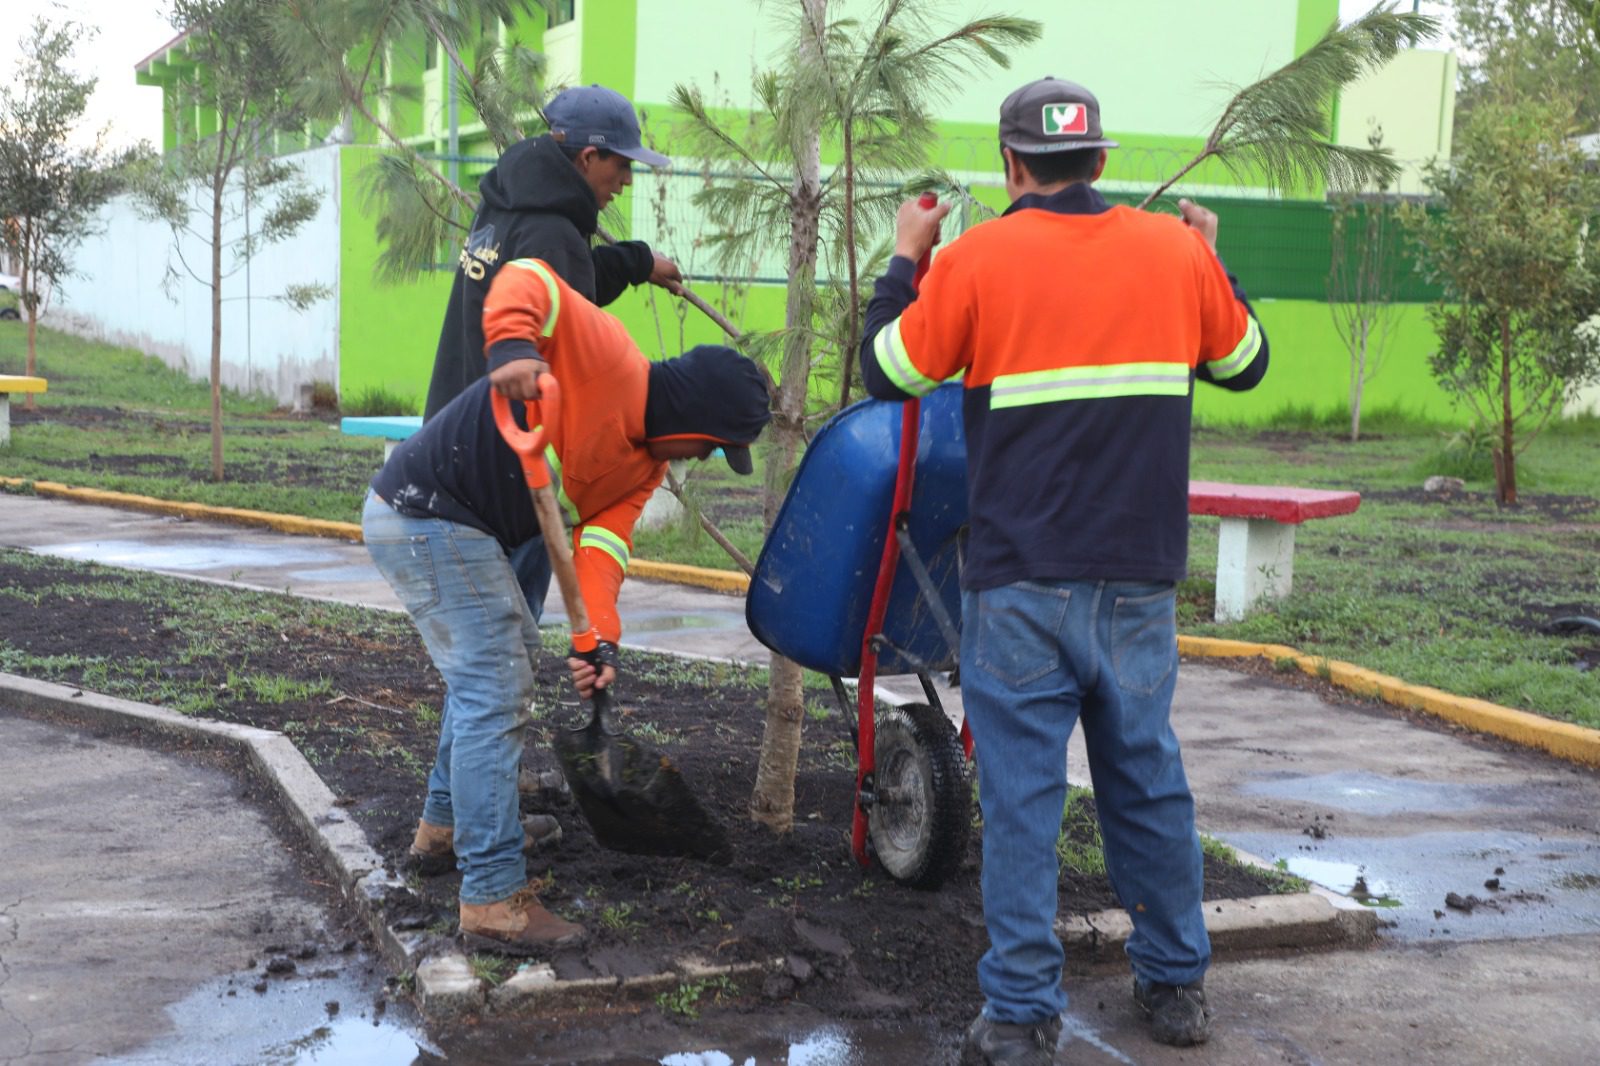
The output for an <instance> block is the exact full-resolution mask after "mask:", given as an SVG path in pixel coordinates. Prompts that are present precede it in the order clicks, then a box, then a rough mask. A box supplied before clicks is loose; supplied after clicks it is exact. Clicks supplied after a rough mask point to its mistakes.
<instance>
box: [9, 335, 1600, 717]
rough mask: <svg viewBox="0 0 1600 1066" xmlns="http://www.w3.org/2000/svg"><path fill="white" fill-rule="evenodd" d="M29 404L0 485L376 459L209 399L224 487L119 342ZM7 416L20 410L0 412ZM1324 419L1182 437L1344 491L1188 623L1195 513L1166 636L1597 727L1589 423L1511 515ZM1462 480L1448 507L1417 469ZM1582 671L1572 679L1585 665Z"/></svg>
mask: <svg viewBox="0 0 1600 1066" xmlns="http://www.w3.org/2000/svg"><path fill="white" fill-rule="evenodd" d="M23 335H24V334H23V329H22V328H21V327H19V326H18V325H17V324H16V323H0V373H18V372H20V371H21V370H22V362H23V349H22V345H23ZM40 371H41V373H42V374H43V375H44V376H45V377H47V378H49V379H50V392H49V393H48V394H46V395H45V396H43V397H41V398H40V408H41V415H40V416H37V417H32V418H30V417H29V416H27V415H25V414H23V413H21V412H20V411H16V412H15V413H14V427H13V434H12V444H11V446H10V447H9V448H7V449H0V475H5V476H10V477H22V478H28V479H35V480H45V479H48V480H55V481H64V482H67V483H69V484H74V485H87V486H95V487H100V488H109V489H116V490H120V491H125V492H137V493H144V494H148V495H153V496H161V497H166V498H169V499H182V500H196V501H200V502H204V503H216V504H224V505H228V506H238V507H247V508H252V509H257V510H269V511H280V512H285V513H291V514H302V515H307V516H310V517H316V518H328V519H335V520H344V521H354V520H355V519H356V517H357V511H358V507H359V504H360V499H361V494H362V491H363V489H364V487H365V485H366V483H367V480H368V479H369V478H370V477H371V475H372V473H373V472H374V471H375V470H376V469H377V467H378V465H379V463H380V462H381V459H382V445H381V443H380V442H378V441H376V440H359V439H349V438H345V437H342V436H341V435H340V434H339V432H338V428H337V424H336V418H335V416H334V414H333V413H332V412H326V413H322V414H319V415H314V416H308V417H298V416H291V415H287V414H285V413H282V412H277V411H274V410H273V405H272V404H271V402H270V401H267V400H264V399H262V398H260V397H248V396H238V395H232V394H230V395H228V396H227V397H226V399H225V409H226V415H225V419H226V434H227V437H226V440H227V443H226V449H227V450H226V462H227V470H228V477H229V480H227V481H226V482H224V483H222V484H213V483H211V482H209V481H208V480H207V473H208V471H209V435H208V424H207V415H206V412H207V405H208V402H209V400H208V390H207V388H206V386H205V385H204V384H200V383H195V382H191V381H188V380H187V379H186V378H184V377H183V375H181V374H179V373H176V372H173V371H171V370H168V369H167V368H165V367H164V366H163V365H162V364H161V363H160V362H159V361H158V360H154V359H150V358H147V357H145V356H142V355H140V354H138V353H135V352H130V351H128V350H126V349H118V348H113V347H110V346H107V345H101V344H95V343H92V342H87V341H82V340H78V339H76V338H73V337H69V336H66V335H63V334H59V333H54V332H52V331H49V330H44V331H41V333H40ZM14 407H20V405H14ZM1343 432H1344V431H1343V428H1342V426H1341V425H1340V422H1339V420H1338V419H1337V418H1336V417H1332V416H1328V417H1324V416H1319V415H1317V414H1315V413H1313V412H1304V411H1299V412H1296V411H1286V412H1284V413H1283V415H1282V416H1281V417H1280V418H1279V419H1278V420H1277V421H1276V423H1275V428H1273V429H1268V430H1262V429H1261V428H1259V427H1253V428H1239V427H1232V428H1230V427H1225V426H1201V427H1198V428H1197V429H1196V432H1195V438H1194V461H1193V474H1194V476H1195V477H1198V478H1209V479H1215V480H1223V481H1238V482H1247V483H1256V484H1287V485H1299V486H1307V487H1326V488H1353V489H1357V490H1360V491H1361V492H1362V494H1363V502H1362V505H1361V509H1360V511H1359V512H1358V513H1356V514H1354V515H1350V516H1346V517H1342V518H1333V519H1324V520H1320V521H1315V522H1311V523H1308V524H1306V525H1304V526H1302V527H1301V528H1300V530H1299V532H1298V534H1297V550H1296V553H1295V584H1294V593H1293V595H1292V596H1291V597H1290V598H1289V600H1288V601H1287V602H1286V603H1284V604H1282V605H1280V606H1279V607H1278V608H1276V609H1274V610H1269V611H1263V612H1261V613H1258V614H1256V615H1253V616H1252V617H1250V618H1248V619H1246V620H1245V621H1243V622H1239V623H1235V624H1230V625H1217V624H1215V623H1213V622H1211V621H1210V618H1211V610H1212V605H1213V599H1212V584H1213V581H1214V577H1215V568H1216V545H1217V525H1218V523H1217V521H1216V520H1215V519H1205V518H1197V519H1195V520H1194V521H1193V523H1192V532H1191V535H1190V575H1191V576H1190V578H1189V580H1188V581H1187V582H1186V583H1185V584H1184V586H1183V588H1182V590H1181V596H1180V607H1179V610H1180V618H1179V621H1180V625H1181V627H1182V629H1183V630H1184V631H1185V632H1188V633H1200V634H1212V635H1217V636H1226V637H1233V638H1237V639H1244V640H1261V641H1268V642H1274V643H1284V644H1291V645H1294V646H1296V647H1299V648H1301V649H1302V650H1304V651H1307V652H1310V653H1312V654H1317V655H1326V656H1328V657H1330V658H1338V659H1347V660H1350V661H1352V662H1356V663H1359V664H1361V665H1363V666H1367V667H1370V668H1372V669H1376V670H1380V671H1383V672H1384V673H1389V674H1394V675H1396V676H1398V677H1401V678H1403V679H1405V680H1407V681H1411V682H1415V683H1419V684H1428V685H1435V686H1437V687H1439V688H1442V689H1446V690H1448V691H1452V692H1458V693H1462V694H1465V695H1471V696H1479V697H1482V698H1485V699H1490V700H1494V701H1495V702H1498V703H1504V704H1508V705H1510V706H1515V707H1522V708H1525V709H1528V710H1532V711H1537V712H1539V713H1542V714H1547V715H1551V716H1553V717H1558V718H1564V719H1568V720H1571V721H1575V722H1580V723H1583V724H1586V725H1591V726H1600V638H1596V637H1594V636H1586V637H1576V636H1556V635H1552V634H1549V633H1546V632H1545V631H1544V629H1545V626H1546V625H1547V624H1548V623H1549V622H1550V621H1551V620H1552V619H1554V618H1556V617H1560V616H1563V615H1588V616H1591V617H1593V616H1597V615H1600V420H1596V419H1582V420H1576V421H1572V422H1567V423H1563V424H1560V425H1558V426H1556V427H1554V428H1552V429H1551V430H1549V431H1547V432H1546V433H1545V435H1544V436H1542V437H1541V438H1539V439H1538V440H1537V441H1535V442H1534V444H1533V445H1532V447H1531V448H1530V449H1529V450H1528V452H1527V453H1526V455H1525V456H1524V458H1523V461H1522V463H1521V465H1520V483H1521V489H1522V494H1523V506H1521V507H1519V508H1517V509H1513V510H1502V509H1501V508H1499V507H1497V506H1496V505H1495V503H1494V502H1493V482H1492V476H1491V475H1490V473H1489V471H1488V469H1487V466H1486V463H1485V461H1484V458H1483V456H1482V455H1481V454H1476V453H1474V452H1472V451H1471V450H1470V449H1464V448H1459V447H1457V448H1453V449H1451V448H1447V447H1446V445H1447V440H1448V437H1449V435H1450V427H1447V426H1441V425H1436V424H1431V423H1422V422H1417V421H1416V420H1414V419H1412V418H1408V417H1406V416H1404V415H1401V414H1398V413H1395V412H1385V411H1374V412H1371V413H1369V415H1368V416H1367V419H1366V426H1365V437H1364V439H1363V440H1362V441H1361V442H1360V443H1359V444H1351V443H1349V442H1348V441H1347V440H1345V439H1344V437H1343ZM691 470H692V476H691V479H690V483H689V484H690V488H689V494H690V497H691V499H692V500H694V501H695V502H696V503H697V505H699V506H701V507H703V508H704V510H705V511H706V513H707V514H709V515H711V516H712V517H713V518H714V519H716V521H717V522H718V523H719V525H721V526H722V527H723V528H724V529H725V531H726V532H728V533H729V535H730V536H731V537H732V539H733V540H734V541H735V542H736V543H738V544H739V545H740V547H741V548H743V550H745V551H746V552H747V553H748V554H750V555H751V556H752V557H754V555H755V554H756V553H757V552H758V551H759V547H760V521H759V516H760V502H759V500H760V497H759V486H760V471H759V469H758V471H757V474H756V476H754V477H751V478H739V477H737V476H735V475H733V474H732V473H731V472H730V471H728V470H727V468H726V467H725V466H724V465H723V464H722V463H721V462H720V461H716V460H713V461H711V462H709V463H705V464H693V465H691ZM1434 473H1446V474H1457V475H1463V476H1466V477H1467V491H1466V492H1465V493H1458V494H1454V495H1453V496H1451V497H1448V498H1441V497H1433V496H1427V495H1425V494H1423V493H1422V492H1421V491H1420V487H1421V485H1422V482H1423V479H1424V478H1425V477H1427V476H1428V475H1429V474H1434ZM635 554H636V555H637V556H638V557H639V558H644V559H658V560H662V561H667V562H683V563H692V564H696V565H701V566H713V567H722V568H727V567H729V566H730V564H729V561H728V560H727V558H726V556H725V555H724V553H723V552H722V549H721V548H719V547H718V546H717V545H716V544H714V543H713V542H712V541H711V539H710V538H709V537H708V536H706V535H705V534H704V533H703V532H700V531H699V530H698V528H697V527H696V526H695V525H694V524H693V523H692V522H685V523H681V524H679V525H675V526H672V527H669V528H667V529H662V530H656V531H641V532H640V533H639V535H638V538H637V544H636V545H635ZM1590 664H1592V665H1593V666H1594V669H1592V670H1591V669H1587V666H1588V665H1590Z"/></svg>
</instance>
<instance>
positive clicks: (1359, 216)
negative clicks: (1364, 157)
mask: <svg viewBox="0 0 1600 1066" xmlns="http://www.w3.org/2000/svg"><path fill="white" fill-rule="evenodd" d="M1367 143H1368V145H1370V146H1371V147H1372V148H1381V147H1382V146H1383V130H1382V129H1381V128H1378V127H1374V128H1373V130H1372V132H1371V134H1370V135H1369V136H1368V138H1367ZM1398 209H1399V208H1398V204H1397V203H1396V202H1395V200H1394V198H1393V197H1391V196H1390V195H1389V183H1388V182H1387V181H1385V180H1384V179H1382V178H1379V179H1378V184H1377V187H1376V188H1375V189H1373V190H1370V191H1368V192H1365V193H1348V192H1342V193H1335V194H1334V196H1333V227H1332V233H1331V234H1330V237H1331V242H1330V248H1331V252H1330V256H1329V263H1328V309H1329V311H1330V312H1331V313H1332V315H1333V326H1334V329H1336V330H1337V331H1338V332H1339V337H1340V339H1341V340H1343V341H1344V346H1345V351H1346V352H1347V353H1348V355H1349V357H1350V373H1349V379H1348V380H1349V388H1348V391H1347V395H1348V397H1349V403H1350V439H1351V440H1352V441H1357V440H1360V439H1361V397H1362V395H1363V393H1364V392H1365V391H1366V387H1367V383H1368V382H1369V381H1371V380H1372V379H1373V377H1375V376H1376V375H1377V373H1378V371H1379V370H1380V369H1382V367H1383V360H1384V356H1385V355H1386V354H1387V348H1388V343H1389V340H1390V339H1391V338H1392V337H1393V336H1394V331H1395V328H1396V326H1397V325H1398V324H1399V316H1398V315H1397V314H1396V313H1395V306H1394V298H1395V294H1396V292H1397V290H1398V288H1399V283H1400V257H1399V256H1398V254H1397V252H1398V249H1397V247H1396V237H1397V230H1398V228H1399V226H1398V223H1397V221H1396V218H1395V214H1396V212H1397V211H1398Z"/></svg>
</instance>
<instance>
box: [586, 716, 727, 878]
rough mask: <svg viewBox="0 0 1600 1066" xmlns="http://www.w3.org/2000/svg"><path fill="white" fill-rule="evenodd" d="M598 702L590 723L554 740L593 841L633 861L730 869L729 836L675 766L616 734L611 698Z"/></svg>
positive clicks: (629, 739)
mask: <svg viewBox="0 0 1600 1066" xmlns="http://www.w3.org/2000/svg"><path fill="white" fill-rule="evenodd" d="M597 695H598V696H599V697H600V699H599V700H597V706H596V708H595V713H594V715H593V717H592V718H591V719H590V721H589V724H588V725H586V726H583V727H581V728H578V729H564V730H562V731H560V732H559V733H557V734H556V738H555V749H556V757H557V758H558V759H560V760H561V770H562V772H563V773H564V774H565V775H566V778H567V785H568V786H569V787H570V788H571V789H572V796H573V798H574V799H575V800H577V802H578V809H579V810H581V811H583V816H584V818H585V819H587V820H588V822H589V827H590V828H591V829H593V830H594V836H595V840H596V841H598V842H599V844H600V846H601V847H604V848H609V849H611V850H612V851H623V852H628V853H629V854H633V855H687V856H691V857H693V858H696V859H706V860H708V861H710V862H717V863H725V862H728V861H729V860H730V859H731V858H732V849H731V847H730V846H729V844H728V836H727V833H726V832H724V831H723V828H722V826H721V825H719V824H718V823H717V822H716V821H715V820H714V819H713V818H712V817H711V815H710V814H709V813H707V811H706V809H705V808H704V807H703V806H701V805H700V801H699V800H698V799H696V798H695V795H694V792H693V791H691V790H690V788H689V786H688V784H687V783H686V782H685V781H684V780H683V775H682V774H681V773H679V772H678V768H677V767H676V766H674V765H673V764H672V760H671V759H669V758H667V756H666V755H664V754H662V753H661V752H659V751H655V750H653V749H651V748H649V747H647V746H645V745H643V744H640V743H639V742H638V741H635V740H633V739H632V738H630V737H627V736H621V735H618V734H617V733H615V732H613V731H611V730H610V729H609V728H608V721H609V718H610V715H609V714H608V713H607V708H608V707H609V703H610V694H609V693H606V692H603V691H602V692H600V693H597ZM601 703H603V704H605V705H606V706H604V707H602V706H600V705H599V704H601Z"/></svg>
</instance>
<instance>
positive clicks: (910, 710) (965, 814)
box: [868, 703, 972, 890]
mask: <svg viewBox="0 0 1600 1066" xmlns="http://www.w3.org/2000/svg"><path fill="white" fill-rule="evenodd" d="M875 733H876V743H875V748H876V753H875V754H876V763H877V772H876V773H877V778H878V780H877V785H878V788H879V790H880V794H882V793H884V791H885V790H886V789H895V788H896V787H900V786H903V785H904V783H905V782H903V781H897V780H895V777H896V770H895V768H896V766H897V765H900V766H914V767H915V770H916V773H915V775H914V776H913V778H912V781H913V783H914V784H915V786H916V787H917V788H918V789H919V791H920V793H921V797H922V807H921V812H922V817H921V818H920V819H917V820H916V822H915V825H908V824H906V823H905V821H904V817H905V816H904V815H903V814H902V815H901V818H902V820H901V823H900V824H899V825H898V827H896V826H895V825H894V820H895V817H896V815H895V813H893V812H892V811H891V808H890V807H889V806H887V805H885V804H884V803H883V802H880V803H879V805H878V806H877V807H875V808H874V809H873V811H872V814H871V818H870V820H869V822H868V831H869V835H870V837H871V840H872V844H873V850H874V851H875V853H876V854H877V858H878V863H879V865H881V866H882V867H883V868H884V870H885V871H886V872H887V873H888V874H889V876H890V877H892V878H894V879H895V880H896V881H899V882H900V883H902V884H905V885H909V886H911V887H913V888H921V889H930V890H931V889H936V888H938V887H940V886H941V885H943V884H944V883H945V881H947V880H948V879H949V878H950V876H951V875H952V874H954V873H955V872H956V870H958V869H960V867H961V863H962V862H963V860H964V859H965V858H966V854H967V839H968V837H969V835H970V833H971V828H972V784H971V777H970V775H969V774H968V772H967V758H966V753H965V751H963V749H962V746H961V738H960V737H959V736H958V735H957V733H956V730H955V727H954V726H953V725H952V724H951V723H950V720H949V719H948V718H946V717H945V715H944V713H943V712H942V711H940V710H938V709H937V708H935V707H931V706H929V705H928V704H925V703H908V704H904V705H902V706H899V707H894V708H890V709H887V710H880V711H879V712H878V716H877V722H876V728H875ZM902 811H903V808H902ZM912 829H916V830H917V831H915V832H912V831H911V830H912Z"/></svg>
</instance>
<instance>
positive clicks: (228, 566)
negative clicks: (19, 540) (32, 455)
mask: <svg viewBox="0 0 1600 1066" xmlns="http://www.w3.org/2000/svg"><path fill="white" fill-rule="evenodd" d="M39 550H40V551H41V552H44V553H46V554H49V555H59V556H61V557H62V558H66V559H78V560H82V561H84V562H94V563H104V564H105V565H107V566H125V567H130V568H132V569H135V570H179V571H191V570H192V571H199V570H244V569H247V568H250V567H257V566H282V565H284V564H286V563H293V564H299V565H304V564H307V563H334V562H338V561H339V560H340V556H339V554H338V553H336V552H332V551H328V550H326V549H319V548H316V547H312V546H308V545H300V544H284V545H282V546H274V547H271V548H267V547H257V546H254V545H248V544H236V543H234V542H232V541H228V540H205V539H202V538H198V537H197V538H194V539H193V540H184V541H183V542H182V543H179V544H145V543H142V542H140V541H136V540H89V541H81V542H78V543H76V544H56V545H52V546H50V547H48V548H41V549H39Z"/></svg>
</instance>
